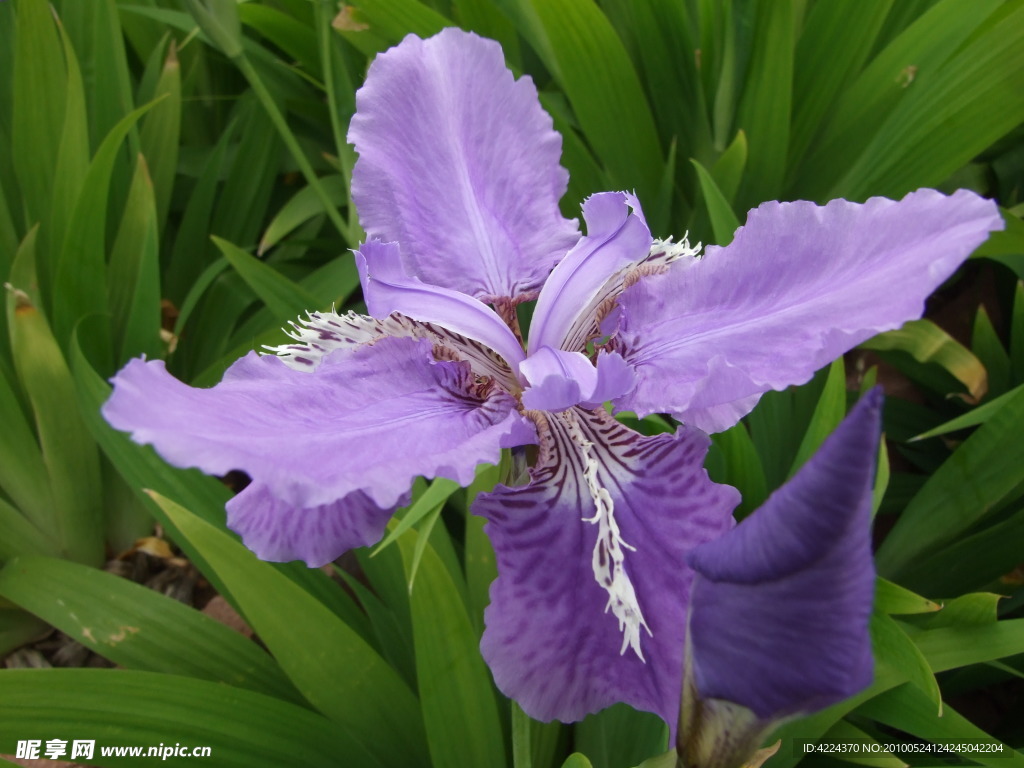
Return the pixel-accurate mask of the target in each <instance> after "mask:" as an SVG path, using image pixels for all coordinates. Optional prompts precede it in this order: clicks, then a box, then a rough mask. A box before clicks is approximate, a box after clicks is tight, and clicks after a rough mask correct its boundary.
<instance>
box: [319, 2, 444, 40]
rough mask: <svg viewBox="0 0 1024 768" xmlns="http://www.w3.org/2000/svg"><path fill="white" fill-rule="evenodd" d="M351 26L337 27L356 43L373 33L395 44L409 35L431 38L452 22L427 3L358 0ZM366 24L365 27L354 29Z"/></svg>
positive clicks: (349, 22)
mask: <svg viewBox="0 0 1024 768" xmlns="http://www.w3.org/2000/svg"><path fill="white" fill-rule="evenodd" d="M351 5H352V6H353V9H354V11H355V13H354V14H353V15H352V16H350V17H349V19H348V24H347V25H339V24H338V23H337V22H336V24H335V26H336V27H337V28H338V29H339V30H340V31H341V33H342V35H344V36H345V37H346V38H347V39H348V40H349V41H350V42H352V43H353V45H356V44H357V43H358V38H359V37H360V36H368V35H372V36H375V37H378V38H383V39H384V40H386V41H387V42H388V43H390V44H392V45H393V44H395V43H397V42H398V41H400V40H401V39H402V38H403V37H405V36H406V35H408V34H413V35H416V36H418V37H423V38H427V37H430V36H431V35H436V34H437V33H438V32H440V31H441V30H442V29H444V28H445V27H448V26H451V22H450V21H449V20H448V19H446V18H445V17H444V16H442V15H441V14H440V13H438V12H437V11H435V10H434V9H433V8H431V7H430V6H428V5H427V4H425V3H420V2H417V1H416V0H356V1H355V2H353V3H352V4H351ZM358 27H363V28H364V29H353V28H358Z"/></svg>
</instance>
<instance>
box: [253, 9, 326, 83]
mask: <svg viewBox="0 0 1024 768" xmlns="http://www.w3.org/2000/svg"><path fill="white" fill-rule="evenodd" d="M238 16H239V19H240V20H241V22H242V23H243V24H244V25H246V26H247V27H252V28H253V29H255V30H256V31H257V32H259V33H260V35H262V36H263V37H265V38H266V39H267V40H269V41H270V42H271V43H273V44H274V45H276V46H277V47H278V48H280V49H281V50H282V51H284V53H285V54H286V55H287V57H288V58H289V59H291V60H294V61H297V62H299V64H301V65H302V67H303V68H304V69H305V70H306V72H308V73H309V74H311V75H313V76H315V77H320V74H321V73H320V59H319V57H318V56H317V55H316V54H317V48H316V38H315V33H314V31H313V30H312V29H311V28H310V27H309V26H307V25H306V24H303V23H302V22H301V21H299V20H298V19H295V18H292V17H291V16H289V15H288V14H286V13H284V12H282V11H279V10H277V9H276V8H272V7H270V6H267V5H259V4H257V3H244V4H240V5H239V6H238Z"/></svg>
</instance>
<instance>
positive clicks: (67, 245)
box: [53, 102, 153, 365]
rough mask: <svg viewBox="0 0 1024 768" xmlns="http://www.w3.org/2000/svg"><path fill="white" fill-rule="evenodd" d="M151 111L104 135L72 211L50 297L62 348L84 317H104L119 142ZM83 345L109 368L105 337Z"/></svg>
mask: <svg viewBox="0 0 1024 768" xmlns="http://www.w3.org/2000/svg"><path fill="white" fill-rule="evenodd" d="M152 106H153V103H152V102H151V103H150V104H147V105H145V106H143V107H140V108H139V109H136V110H135V111H133V112H130V113H128V114H127V115H125V117H123V118H122V119H121V120H120V121H119V122H118V123H117V125H115V126H114V127H113V128H112V129H111V131H110V133H108V134H107V135H106V137H105V138H104V139H103V143H102V144H100V147H99V149H98V150H97V151H96V156H95V157H94V158H93V160H92V164H91V165H90V166H89V173H88V175H87V176H86V178H85V181H84V182H83V183H82V191H81V193H80V194H79V196H78V200H77V201H76V202H75V205H74V208H73V209H72V211H71V216H70V219H69V223H68V228H67V234H66V236H65V237H64V242H63V243H62V244H59V245H60V256H59V258H58V260H57V263H56V267H55V269H54V285H53V287H54V295H55V296H60V298H61V300H60V301H59V302H57V303H56V304H55V305H54V307H53V326H54V336H55V337H56V338H57V341H58V342H59V343H60V344H61V346H62V347H63V346H65V345H66V344H68V341H69V339H70V338H71V332H72V330H73V329H74V326H75V324H76V323H77V322H78V321H79V320H80V319H81V318H82V317H84V316H85V315H89V314H96V315H99V316H100V317H106V315H107V312H108V303H107V286H106V263H105V253H106V247H105V242H106V221H107V198H108V193H109V189H110V177H111V174H112V173H113V170H114V163H115V161H116V160H117V157H118V152H119V151H120V147H121V142H122V141H123V140H124V137H125V136H126V135H127V134H128V131H129V130H131V128H132V127H133V126H134V125H135V123H136V121H137V120H138V119H139V118H140V117H142V115H144V114H145V113H146V112H147V111H148V110H149V109H150V108H151V107H152ZM86 341H87V342H88V348H89V350H90V351H91V353H92V354H91V355H90V357H91V359H93V360H101V361H103V363H104V364H107V365H109V358H110V337H109V333H105V332H99V333H96V334H90V337H89V338H88V339H87V340H86Z"/></svg>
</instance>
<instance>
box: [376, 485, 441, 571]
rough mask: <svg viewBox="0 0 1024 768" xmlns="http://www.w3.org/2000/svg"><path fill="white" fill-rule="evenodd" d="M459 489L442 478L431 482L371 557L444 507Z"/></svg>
mask: <svg viewBox="0 0 1024 768" xmlns="http://www.w3.org/2000/svg"><path fill="white" fill-rule="evenodd" d="M459 488H460V486H459V484H458V483H456V482H455V481H454V480H448V479H446V478H443V477H438V478H436V479H434V480H433V481H431V483H430V486H429V487H428V488H427V490H426V491H424V492H423V494H422V495H421V496H420V497H419V498H417V499H416V501H415V503H414V504H413V505H412V506H411V507H409V511H408V512H406V513H405V515H403V516H402V519H401V520H399V521H398V524H397V525H395V526H393V527H392V528H391V530H390V531H388V535H387V536H385V537H384V540H383V541H382V542H381V543H380V544H378V545H377V547H376V549H374V550H373V556H376V555H378V554H380V551H381V550H382V549H384V548H385V547H389V546H391V545H392V544H393V543H395V542H396V541H397V540H398V539H399V537H400V536H402V534H404V533H405V532H406V531H408V530H409V529H410V528H412V527H413V526H414V525H416V523H418V522H420V520H422V519H423V518H424V517H426V516H427V515H429V514H431V513H432V512H433V511H434V510H435V509H440V508H441V507H442V506H444V503H445V501H447V500H448V497H449V496H451V495H452V494H453V493H455V492H456V491H457V490H459Z"/></svg>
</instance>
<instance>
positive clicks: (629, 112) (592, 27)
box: [520, 0, 665, 200]
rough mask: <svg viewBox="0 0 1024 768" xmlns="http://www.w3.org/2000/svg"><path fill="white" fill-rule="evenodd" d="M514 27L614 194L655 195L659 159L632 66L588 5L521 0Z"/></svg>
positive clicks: (580, 0) (585, 1)
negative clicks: (550, 79) (551, 79)
mask: <svg viewBox="0 0 1024 768" xmlns="http://www.w3.org/2000/svg"><path fill="white" fill-rule="evenodd" d="M520 5H521V8H522V12H523V18H525V19H527V20H528V22H527V23H528V29H521V30H520V32H523V33H524V35H525V36H526V38H527V40H528V41H529V42H530V43H531V45H532V46H533V48H534V50H536V51H537V53H538V55H539V56H540V57H541V59H542V60H543V61H544V64H545V65H546V66H547V68H548V69H549V70H550V71H551V72H552V74H553V75H554V76H555V79H556V80H557V81H558V83H559V84H560V85H561V87H562V90H563V91H564V92H565V95H566V96H567V97H568V99H569V103H570V104H571V105H572V108H573V112H574V113H575V114H576V119H577V120H578V121H579V126H580V130H581V132H582V134H583V136H584V137H585V138H586V139H587V141H588V142H589V144H590V146H591V147H593V148H594V153H595V154H596V156H597V157H598V159H599V160H600V161H601V164H602V165H603V167H604V168H605V170H606V171H607V173H608V176H609V181H610V182H611V186H612V187H613V188H615V189H635V190H636V192H637V194H638V195H639V196H640V199H641V200H654V199H655V198H656V196H657V194H658V188H659V186H660V182H661V176H662V169H663V167H664V164H665V161H664V156H663V155H662V149H661V146H660V140H659V138H658V133H657V130H656V129H655V126H654V118H653V117H652V115H651V110H650V108H649V106H648V104H647V101H646V100H645V98H644V96H643V86H642V85H641V83H640V80H639V78H638V77H637V75H636V70H635V69H634V68H633V62H632V61H630V59H629V55H628V54H627V53H626V50H625V49H624V48H623V46H622V41H621V40H620V39H619V37H618V35H616V33H615V30H614V28H613V27H612V25H611V23H610V22H609V21H608V19H607V17H606V16H605V15H604V14H603V13H602V12H601V11H600V9H599V6H597V5H596V4H594V3H593V2H591V0H520Z"/></svg>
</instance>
